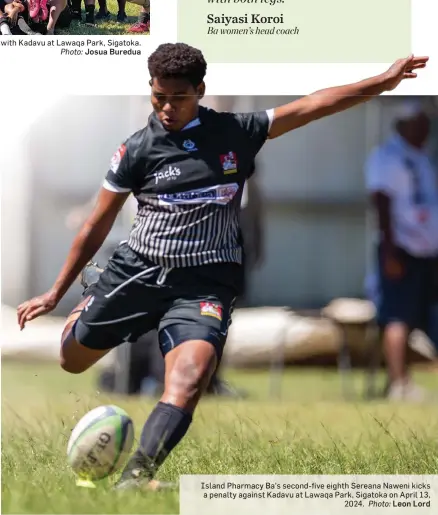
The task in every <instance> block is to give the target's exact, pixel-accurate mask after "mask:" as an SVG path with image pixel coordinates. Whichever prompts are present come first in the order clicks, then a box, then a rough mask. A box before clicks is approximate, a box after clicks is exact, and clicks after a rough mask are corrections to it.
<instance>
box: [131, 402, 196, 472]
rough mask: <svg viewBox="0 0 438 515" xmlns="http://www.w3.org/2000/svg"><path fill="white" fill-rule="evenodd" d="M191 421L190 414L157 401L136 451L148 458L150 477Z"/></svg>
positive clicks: (179, 439) (185, 431)
mask: <svg viewBox="0 0 438 515" xmlns="http://www.w3.org/2000/svg"><path fill="white" fill-rule="evenodd" d="M191 423H192V414H191V413H188V412H187V411H185V410H183V409H181V408H178V407H177V406H172V404H165V403H164V402H159V403H158V404H157V405H156V406H155V408H154V410H153V411H152V413H151V414H150V415H149V418H148V419H147V421H146V423H145V425H144V427H143V431H142V433H141V437H140V446H139V449H138V451H137V452H138V453H141V454H142V455H143V456H144V457H146V458H147V459H148V462H149V463H148V465H149V468H150V470H149V475H150V478H151V479H152V477H153V476H154V474H155V472H156V470H157V469H158V467H159V466H160V465H161V464H162V463H163V462H164V460H165V459H166V457H167V456H168V455H169V453H170V452H171V451H172V450H173V449H174V448H175V447H176V445H178V443H179V442H180V441H181V439H182V438H183V436H184V435H185V434H186V433H187V430H188V429H189V427H190V424H191Z"/></svg>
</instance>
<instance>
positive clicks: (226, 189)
mask: <svg viewBox="0 0 438 515" xmlns="http://www.w3.org/2000/svg"><path fill="white" fill-rule="evenodd" d="M238 190H239V185H238V184H236V183H233V184H219V185H216V186H212V187H210V188H199V189H197V190H189V191H181V192H179V193H164V194H162V195H158V200H159V202H160V204H162V205H169V204H220V205H223V206H225V205H226V204H228V203H229V202H231V200H233V198H234V196H235V195H236V193H237V191H238Z"/></svg>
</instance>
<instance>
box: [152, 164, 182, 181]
mask: <svg viewBox="0 0 438 515" xmlns="http://www.w3.org/2000/svg"><path fill="white" fill-rule="evenodd" d="M180 175H181V170H180V169H179V168H178V167H177V166H171V165H169V166H168V167H167V168H165V169H164V170H161V172H155V173H154V177H155V184H158V183H159V182H160V181H163V180H166V181H174V180H175V179H176V178H177V177H179V176H180Z"/></svg>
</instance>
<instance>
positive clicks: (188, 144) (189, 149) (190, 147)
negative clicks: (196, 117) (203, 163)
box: [183, 139, 198, 152]
mask: <svg viewBox="0 0 438 515" xmlns="http://www.w3.org/2000/svg"><path fill="white" fill-rule="evenodd" d="M183 147H184V148H185V149H186V150H187V152H196V151H197V150H198V149H197V148H196V145H195V143H194V142H193V141H192V140H191V139H186V140H185V141H184V143H183Z"/></svg>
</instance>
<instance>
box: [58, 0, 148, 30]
mask: <svg viewBox="0 0 438 515" xmlns="http://www.w3.org/2000/svg"><path fill="white" fill-rule="evenodd" d="M107 5H108V10H109V11H110V13H111V14H112V16H111V18H110V19H109V20H105V21H98V22H97V26H96V27H87V26H86V25H82V24H80V23H79V22H77V21H73V22H72V23H71V25H70V27H69V28H68V29H59V30H58V29H56V33H57V34H59V35H60V36H68V35H74V36H88V35H89V36H98V35H99V34H106V35H109V36H120V35H123V34H128V29H129V27H130V26H131V25H132V24H133V23H135V22H136V21H137V17H138V15H139V13H140V10H141V8H140V7H139V6H138V5H135V4H130V3H127V4H126V14H127V15H128V21H127V22H126V23H117V21H116V16H117V10H118V8H117V2H116V1H115V0H108V1H107ZM97 10H98V4H96V12H97ZM130 35H131V34H130ZM140 35H146V34H140Z"/></svg>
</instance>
